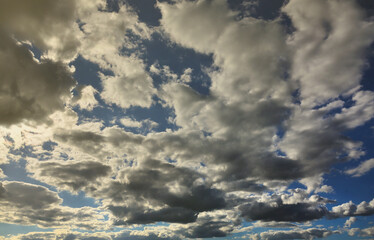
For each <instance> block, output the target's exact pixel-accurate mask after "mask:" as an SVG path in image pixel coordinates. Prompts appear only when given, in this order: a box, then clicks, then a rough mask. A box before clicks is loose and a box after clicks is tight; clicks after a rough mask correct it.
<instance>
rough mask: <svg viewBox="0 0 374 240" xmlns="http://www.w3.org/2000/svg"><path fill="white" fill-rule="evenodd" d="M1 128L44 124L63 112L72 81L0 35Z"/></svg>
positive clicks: (61, 70)
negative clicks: (25, 124) (52, 114)
mask: <svg viewBox="0 0 374 240" xmlns="http://www.w3.org/2000/svg"><path fill="white" fill-rule="evenodd" d="M0 36H1V37H0V62H1V64H0V73H1V75H2V77H1V79H0V84H1V87H0V89H1V93H0V99H1V101H0V102H1V103H0V112H1V117H0V124H2V125H11V124H15V123H20V122H22V121H27V120H29V121H34V122H38V123H42V122H47V121H48V116H49V115H50V114H51V113H53V112H54V111H56V110H62V109H63V108H64V98H68V97H70V90H71V88H72V87H73V86H74V84H75V81H74V80H73V78H72V77H71V73H70V72H69V71H68V70H67V68H66V67H65V66H64V65H62V64H61V63H58V62H52V61H49V60H42V61H41V62H37V61H36V60H34V59H33V56H32V54H31V53H30V52H29V50H28V49H27V48H26V47H25V46H23V45H20V44H17V43H16V42H15V40H13V39H11V38H10V37H8V36H6V35H5V34H4V32H2V31H0Z"/></svg>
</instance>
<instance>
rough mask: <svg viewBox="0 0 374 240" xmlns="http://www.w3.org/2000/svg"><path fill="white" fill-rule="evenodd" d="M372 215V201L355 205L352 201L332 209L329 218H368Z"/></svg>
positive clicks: (373, 201) (373, 209)
mask: <svg viewBox="0 0 374 240" xmlns="http://www.w3.org/2000/svg"><path fill="white" fill-rule="evenodd" d="M373 214H374V199H373V200H371V201H370V202H366V201H363V202H361V203H360V204H358V205H356V204H354V203H353V202H352V201H350V202H348V203H343V204H341V205H338V206H335V207H333V208H332V210H331V212H330V214H329V217H330V218H336V217H345V216H370V215H373Z"/></svg>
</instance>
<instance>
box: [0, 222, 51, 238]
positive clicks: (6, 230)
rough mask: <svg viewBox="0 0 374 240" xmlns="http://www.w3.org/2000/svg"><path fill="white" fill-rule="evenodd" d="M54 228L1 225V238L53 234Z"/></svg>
mask: <svg viewBox="0 0 374 240" xmlns="http://www.w3.org/2000/svg"><path fill="white" fill-rule="evenodd" d="M51 231H53V229H52V228H39V227H37V226H25V225H18V224H8V223H0V236H4V237H6V236H8V237H10V236H11V235H18V234H26V233H29V232H51Z"/></svg>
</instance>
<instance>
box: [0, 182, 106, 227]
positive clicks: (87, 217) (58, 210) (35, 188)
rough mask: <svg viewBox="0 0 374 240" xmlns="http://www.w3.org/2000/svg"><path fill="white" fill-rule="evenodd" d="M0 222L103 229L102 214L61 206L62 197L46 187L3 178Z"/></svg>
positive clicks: (0, 194)
mask: <svg viewBox="0 0 374 240" xmlns="http://www.w3.org/2000/svg"><path fill="white" fill-rule="evenodd" d="M0 202H1V214H0V221H1V222H3V223H11V224H21V225H38V226H40V227H62V226H73V227H75V228H83V229H91V230H93V229H103V228H105V226H104V225H103V223H102V222H101V221H100V220H101V219H103V214H102V213H100V212H99V211H97V210H96V209H94V208H90V207H82V208H70V207H65V206H61V205H60V204H61V203H62V199H61V198H60V197H59V196H58V194H57V193H56V192H53V191H51V190H49V189H47V188H46V187H43V186H40V185H33V184H28V183H23V182H16V181H3V182H2V183H1V186H0Z"/></svg>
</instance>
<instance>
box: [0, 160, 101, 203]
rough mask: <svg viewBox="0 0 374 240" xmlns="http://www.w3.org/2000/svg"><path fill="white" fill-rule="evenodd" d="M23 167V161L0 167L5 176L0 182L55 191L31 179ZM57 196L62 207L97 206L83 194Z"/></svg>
mask: <svg viewBox="0 0 374 240" xmlns="http://www.w3.org/2000/svg"><path fill="white" fill-rule="evenodd" d="M25 166H26V161H25V160H23V159H21V160H19V161H11V162H10V163H9V164H2V165H0V168H1V169H2V170H3V172H4V174H5V175H6V176H7V177H6V178H3V179H2V180H5V181H19V182H25V183H30V184H35V185H41V186H44V187H46V188H48V189H49V190H51V191H54V192H56V191H57V189H56V188H55V187H53V186H50V185H48V184H45V183H43V182H40V181H38V180H36V179H34V178H32V176H30V174H29V173H27V171H26V169H25ZM58 195H59V196H60V197H61V198H62V200H63V203H62V205H63V206H69V207H75V208H77V207H84V206H90V207H97V206H98V205H97V204H96V203H95V200H94V199H93V198H90V197H87V196H86V195H85V194H84V193H83V192H79V193H78V195H73V194H71V193H69V192H67V191H62V192H59V193H58Z"/></svg>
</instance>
